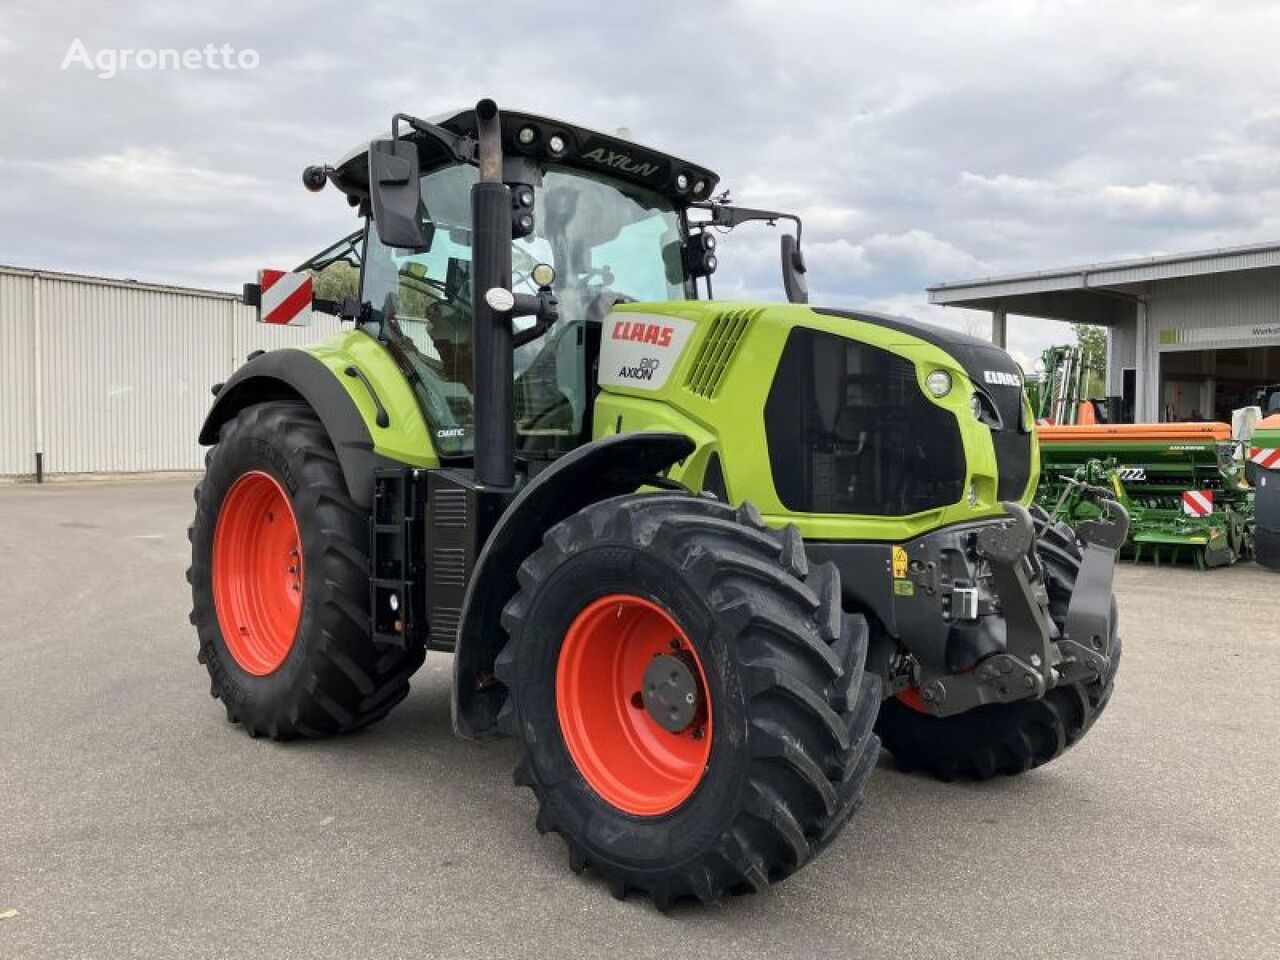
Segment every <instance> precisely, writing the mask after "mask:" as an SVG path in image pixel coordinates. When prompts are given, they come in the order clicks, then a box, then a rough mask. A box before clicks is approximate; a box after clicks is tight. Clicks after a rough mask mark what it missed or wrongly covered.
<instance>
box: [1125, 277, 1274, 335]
mask: <svg viewBox="0 0 1280 960" xmlns="http://www.w3.org/2000/svg"><path fill="white" fill-rule="evenodd" d="M1148 303H1149V307H1148V314H1147V319H1148V330H1149V331H1150V338H1151V342H1152V343H1153V344H1154V345H1156V346H1158V347H1160V348H1161V349H1178V347H1170V346H1164V345H1162V342H1161V336H1160V334H1161V332H1162V331H1171V330H1196V331H1200V332H1201V336H1200V337H1199V338H1197V339H1196V340H1195V341H1194V342H1191V343H1187V344H1185V345H1183V346H1182V347H1181V349H1195V350H1212V349H1215V348H1230V347H1242V346H1276V345H1280V336H1275V335H1272V336H1266V335H1259V334H1258V333H1257V332H1253V331H1252V330H1249V331H1243V330H1237V329H1236V328H1239V327H1249V328H1253V327H1267V326H1271V325H1274V324H1276V323H1278V322H1280V272H1277V271H1275V270H1258V271H1247V272H1239V273H1221V274H1215V275H1213V276H1207V277H1187V278H1185V279H1180V280H1165V281H1161V282H1159V283H1155V284H1153V285H1152V286H1151V288H1150V294H1149V300H1148ZM1214 328H1221V329H1222V331H1223V335H1222V336H1221V337H1214V336H1212V330H1213V329H1214Z"/></svg>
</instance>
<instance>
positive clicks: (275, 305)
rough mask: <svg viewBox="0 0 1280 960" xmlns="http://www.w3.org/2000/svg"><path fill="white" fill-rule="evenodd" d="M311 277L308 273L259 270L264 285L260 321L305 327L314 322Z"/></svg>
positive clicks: (260, 305) (259, 283)
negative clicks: (312, 319) (312, 320)
mask: <svg viewBox="0 0 1280 960" xmlns="http://www.w3.org/2000/svg"><path fill="white" fill-rule="evenodd" d="M312 283H313V281H312V278H311V274H309V273H288V272H286V271H284V270H259V271H258V285H259V286H260V287H261V289H262V293H261V295H260V296H261V299H260V301H259V303H258V322H259V323H276V324H280V325H282V326H290V327H305V326H307V325H308V324H309V323H311V297H312V295H313V290H312Z"/></svg>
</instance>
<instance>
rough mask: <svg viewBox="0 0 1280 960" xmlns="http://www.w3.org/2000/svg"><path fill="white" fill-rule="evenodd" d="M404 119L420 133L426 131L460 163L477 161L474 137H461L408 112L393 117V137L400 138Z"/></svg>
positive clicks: (425, 132)
mask: <svg viewBox="0 0 1280 960" xmlns="http://www.w3.org/2000/svg"><path fill="white" fill-rule="evenodd" d="M401 121H404V122H405V123H407V124H408V125H409V126H410V127H412V128H413V129H414V130H417V131H418V132H419V133H424V134H426V135H427V136H428V137H430V138H431V139H432V140H434V141H435V142H436V143H438V144H440V146H442V147H444V148H445V149H446V150H448V151H449V153H450V154H452V155H453V158H454V159H455V160H457V161H458V162H459V163H475V162H476V141H475V138H474V137H471V136H465V137H460V136H458V135H457V134H456V133H451V132H450V131H448V130H446V129H445V128H444V127H437V126H436V125H435V124H434V123H427V121H425V120H419V119H418V118H417V117H414V116H411V115H409V114H407V113H397V114H394V115H393V116H392V117H391V139H392V140H399V139H400V122H401Z"/></svg>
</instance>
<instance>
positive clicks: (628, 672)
mask: <svg viewBox="0 0 1280 960" xmlns="http://www.w3.org/2000/svg"><path fill="white" fill-rule="evenodd" d="M662 655H668V656H676V657H679V658H680V659H681V660H682V661H683V662H684V663H686V664H688V665H689V666H690V667H691V668H692V669H691V671H690V672H691V673H692V674H693V677H694V681H695V683H696V686H697V693H696V695H695V696H696V698H697V699H696V707H695V713H694V718H693V720H692V722H690V724H689V725H688V726H687V727H686V728H684V729H683V730H680V731H678V732H672V731H670V730H667V729H665V728H664V727H662V726H660V725H659V724H658V722H657V721H656V720H655V719H654V718H653V716H652V715H651V714H650V712H649V709H648V708H647V707H646V705H645V703H644V694H643V691H642V687H643V686H644V684H645V671H646V670H647V669H649V667H650V665H651V663H652V662H653V661H654V658H655V657H659V656H662ZM556 713H557V715H558V717H559V720H560V730H561V733H562V734H563V735H564V741H565V744H566V746H568V748H569V755H570V756H571V757H572V758H573V762H574V764H575V765H576V766H577V768H578V771H579V772H580V773H581V774H582V776H583V778H584V779H585V780H586V781H587V783H589V784H590V785H591V788H592V789H593V790H595V792H596V793H597V794H599V795H600V797H601V798H603V799H604V800H605V801H606V802H608V803H610V804H612V805H613V806H615V807H617V808H618V809H619V810H623V811H625V812H627V813H631V814H636V815H637V816H657V815H659V814H663V813H667V812H668V811H670V810H674V809H675V808H676V807H678V806H680V804H682V803H683V802H684V801H685V800H687V799H688V798H689V796H690V795H691V794H692V793H693V791H694V790H695V789H697V786H698V784H699V783H701V782H702V776H703V774H704V773H705V772H706V769H707V761H708V759H709V758H710V756H711V701H710V698H709V696H708V694H707V681H706V675H705V673H704V672H703V669H702V662H701V661H700V660H699V659H698V655H697V653H696V652H695V651H694V649H693V645H692V644H691V643H689V638H688V637H687V636H685V633H684V631H683V630H681V629H680V627H679V625H678V624H677V623H676V621H675V619H674V618H673V617H672V616H671V614H669V613H668V612H667V611H666V610H664V609H663V608H662V607H660V606H658V605H657V604H656V603H653V602H651V601H649V600H645V599H643V598H641V597H636V596H632V595H630V594H623V593H615V594H609V595H607V596H604V597H601V598H600V599H599V600H596V601H594V602H593V603H591V604H590V605H589V606H587V607H586V608H584V609H583V610H582V611H581V612H580V613H579V614H578V615H577V617H575V618H574V621H573V623H572V624H570V626H569V630H568V632H567V633H566V634H565V638H564V643H563V645H562V646H561V648H560V659H559V662H558V664H557V666H556Z"/></svg>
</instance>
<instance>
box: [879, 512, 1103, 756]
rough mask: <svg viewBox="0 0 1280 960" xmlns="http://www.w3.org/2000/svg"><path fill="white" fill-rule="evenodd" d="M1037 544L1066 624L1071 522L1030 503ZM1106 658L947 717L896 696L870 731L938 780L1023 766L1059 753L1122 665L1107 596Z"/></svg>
mask: <svg viewBox="0 0 1280 960" xmlns="http://www.w3.org/2000/svg"><path fill="white" fill-rule="evenodd" d="M1032 518H1033V519H1034V521H1035V525H1036V533H1037V540H1036V551H1037V554H1038V555H1039V557H1040V562H1041V564H1042V565H1043V567H1044V573H1045V587H1046V590H1047V592H1048V594H1049V615H1050V616H1051V617H1052V618H1053V620H1054V622H1055V623H1056V624H1057V626H1058V629H1059V630H1060V631H1065V629H1066V617H1067V605H1068V604H1069V603H1070V601H1071V594H1072V592H1073V591H1074V590H1075V584H1076V574H1077V573H1078V572H1079V570H1080V556H1081V555H1080V546H1079V544H1078V543H1077V542H1076V538H1075V534H1074V533H1073V532H1072V531H1071V528H1070V527H1068V526H1067V525H1066V524H1063V523H1054V522H1053V521H1052V520H1051V519H1050V518H1049V516H1048V514H1046V513H1045V512H1044V511H1043V510H1042V509H1040V508H1039V507H1035V508H1033V509H1032ZM1111 605H1112V609H1111V624H1112V635H1111V664H1110V667H1109V670H1108V673H1107V675H1106V676H1105V677H1103V678H1102V679H1101V680H1099V681H1096V682H1093V683H1071V684H1066V685H1064V686H1059V687H1054V688H1053V689H1052V690H1050V691H1049V692H1048V693H1047V694H1046V695H1045V697H1044V699H1043V700H1019V701H1017V702H1014V703H999V704H988V705H986V706H982V707H978V708H976V709H974V710H970V711H969V712H967V713H961V714H957V715H955V716H951V717H935V716H933V715H931V714H927V713H924V712H922V711H920V710H917V709H915V708H914V707H912V706H910V705H909V704H908V703H905V702H903V701H902V700H900V699H898V698H896V697H890V698H889V699H887V700H886V701H885V702H884V704H883V706H881V708H880V717H879V719H878V720H877V722H876V732H877V733H879V735H880V738H881V740H882V741H883V742H884V746H885V749H886V750H888V751H889V753H890V754H892V755H893V759H894V762H895V763H896V764H897V766H898V768H899V769H900V770H904V771H912V770H920V771H922V772H924V773H928V774H931V775H932V776H935V777H937V778H938V779H940V780H954V779H956V778H961V779H971V780H987V779H990V778H991V777H994V776H997V775H1001V774H1003V775H1013V774H1019V773H1025V772H1026V771H1027V770H1031V769H1033V768H1035V767H1039V766H1042V765H1044V764H1046V763H1048V762H1049V761H1050V760H1054V759H1056V758H1057V757H1059V756H1061V755H1062V754H1063V753H1065V752H1066V751H1067V750H1068V749H1070V748H1071V747H1072V746H1074V745H1075V744H1076V743H1078V742H1079V741H1080V740H1081V738H1083V737H1084V735H1085V734H1086V733H1088V732H1089V729H1090V728H1091V727H1092V726H1093V724H1094V723H1095V722H1096V721H1097V719H1098V717H1099V716H1100V715H1101V713H1102V711H1103V710H1104V709H1105V708H1106V705H1107V702H1108V701H1109V700H1110V699H1111V692H1112V690H1113V688H1114V686H1115V677H1116V671H1117V670H1118V669H1119V666H1120V638H1119V635H1118V633H1117V632H1116V627H1117V624H1118V620H1119V618H1118V616H1117V614H1116V609H1115V600H1114V598H1113V599H1112V601H1111Z"/></svg>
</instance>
